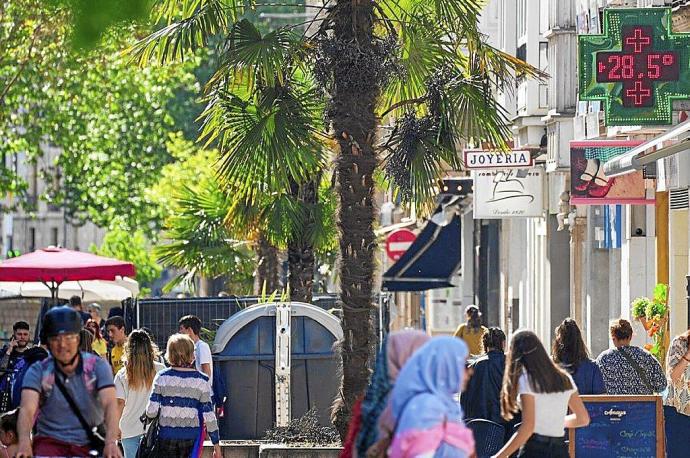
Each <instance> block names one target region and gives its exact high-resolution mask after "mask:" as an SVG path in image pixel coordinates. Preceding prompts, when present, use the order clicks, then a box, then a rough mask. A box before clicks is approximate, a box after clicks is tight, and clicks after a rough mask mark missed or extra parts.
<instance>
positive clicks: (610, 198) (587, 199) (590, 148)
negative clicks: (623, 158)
mask: <svg viewBox="0 0 690 458" xmlns="http://www.w3.org/2000/svg"><path fill="white" fill-rule="evenodd" d="M642 143H643V142H642V141H635V140H633V141H619V140H593V141H574V142H570V177H571V178H570V203H571V204H578V205H583V204H584V205H587V204H590V205H608V204H638V205H647V204H653V203H654V198H653V197H651V198H648V197H647V196H646V189H645V179H644V175H643V172H642V170H639V171H636V172H633V173H629V174H627V175H622V176H618V177H615V178H609V177H607V176H606V174H605V173H604V163H605V162H606V161H608V160H609V159H613V158H614V157H616V156H619V155H621V154H624V153H626V152H627V151H629V150H630V149H632V148H634V147H636V146H638V145H641V144H642Z"/></svg>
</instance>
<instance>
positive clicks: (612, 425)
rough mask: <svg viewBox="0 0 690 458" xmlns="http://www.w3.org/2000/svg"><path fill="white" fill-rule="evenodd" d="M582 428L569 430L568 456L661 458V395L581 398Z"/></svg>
mask: <svg viewBox="0 0 690 458" xmlns="http://www.w3.org/2000/svg"><path fill="white" fill-rule="evenodd" d="M582 400H583V402H584V403H585V407H586V408H587V411H588V412H589V417H590V424H589V426H587V427H586V428H579V429H574V430H570V456H571V457H572V456H575V457H587V458H613V457H618V458H643V457H644V458H663V457H664V455H665V451H664V449H665V444H664V411H663V405H662V402H661V396H582Z"/></svg>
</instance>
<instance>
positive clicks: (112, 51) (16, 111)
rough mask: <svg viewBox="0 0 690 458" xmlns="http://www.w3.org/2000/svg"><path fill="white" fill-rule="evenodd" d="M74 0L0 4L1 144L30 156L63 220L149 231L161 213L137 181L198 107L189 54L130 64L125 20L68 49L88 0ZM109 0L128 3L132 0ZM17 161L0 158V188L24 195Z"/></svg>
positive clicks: (163, 157) (143, 180) (149, 174)
mask: <svg viewBox="0 0 690 458" xmlns="http://www.w3.org/2000/svg"><path fill="white" fill-rule="evenodd" d="M82 3H84V2H82V1H81V0H75V1H71V0H64V1H63V0H51V1H46V2H39V1H35V0H10V1H8V2H2V5H0V16H1V17H2V18H3V21H0V138H3V142H0V154H2V155H3V156H4V157H5V158H7V159H6V163H9V164H12V163H13V162H16V163H17V164H22V165H25V166H26V167H32V166H34V164H35V167H36V168H37V172H38V174H39V176H40V177H41V178H42V179H43V180H44V182H45V183H46V184H47V191H46V193H45V194H44V195H43V196H39V197H41V198H43V199H44V200H46V201H47V202H48V203H49V204H52V205H54V206H57V207H62V208H64V209H65V210H66V213H67V218H68V219H69V220H71V222H72V223H75V224H81V223H82V222H84V221H86V220H90V221H93V222H94V223H95V224H97V225H99V226H101V227H105V228H108V229H113V228H122V229H125V230H128V231H134V230H142V231H144V233H145V234H146V235H147V236H148V237H153V236H154V234H155V232H156V230H157V228H158V227H159V226H160V219H159V218H158V217H157V213H158V211H157V209H156V208H155V205H154V204H153V203H152V202H150V201H149V200H147V199H146V197H145V196H144V191H145V189H146V188H148V187H150V186H151V185H153V184H154V183H155V182H156V179H157V171H158V170H160V168H161V167H163V166H164V165H165V164H167V163H169V162H171V161H172V160H174V158H173V157H171V155H170V154H169V153H168V151H167V148H166V142H167V140H168V136H169V134H170V133H171V132H174V131H176V130H179V129H180V126H185V127H186V126H187V125H189V124H192V122H191V120H192V119H193V117H194V116H195V115H196V114H198V108H197V112H196V113H195V108H194V106H193V105H194V104H193V102H192V101H191V98H190V97H189V96H187V97H186V98H185V97H184V94H191V93H194V94H196V93H197V92H198V91H199V86H198V84H197V82H196V80H195V78H194V75H193V74H192V72H191V70H192V69H193V67H194V66H195V65H197V63H198V60H196V59H191V60H190V61H189V62H188V63H187V64H185V65H182V66H179V65H178V66H175V67H166V68H146V69H139V68H136V67H135V66H133V65H131V63H130V62H129V58H126V57H122V56H121V53H120V51H121V49H122V48H123V47H125V46H127V44H128V43H130V44H131V42H132V41H131V40H132V35H133V34H135V33H137V29H136V28H134V27H130V26H120V27H119V28H118V29H116V30H115V29H114V30H113V31H112V32H111V33H109V34H107V35H106V36H105V38H104V40H103V43H102V45H101V46H99V47H98V48H97V49H93V50H90V51H88V52H80V53H77V52H74V51H72V50H71V48H70V46H69V40H70V33H71V31H72V30H73V29H74V27H75V26H74V24H75V23H78V22H79V21H80V19H79V18H80V17H81V16H80V15H82V14H87V13H89V12H93V7H94V4H95V3H97V2H85V3H84V5H85V6H84V8H83V9H78V10H74V9H72V8H73V7H74V6H75V5H77V4H79V5H81V4H82ZM86 3H88V5H86ZM118 3H119V4H120V6H121V7H122V8H127V5H126V3H132V2H118ZM108 8H109V7H108V6H104V8H103V9H102V10H100V11H101V12H106V13H108V11H110V10H109V9H108ZM108 14H109V13H108ZM123 14H124V13H123ZM116 17H117V15H113V18H116ZM123 18H124V17H123ZM101 19H103V18H95V19H94V21H95V22H94V23H96V22H98V21H100V20H101ZM119 20H120V19H117V21H119ZM76 27H77V28H78V26H76ZM48 150H51V151H53V152H51V160H48V159H47V158H46V151H48ZM55 151H57V153H55ZM55 156H57V158H56V159H55V160H52V159H53V157H55ZM17 170H18V169H17V168H15V167H2V168H0V193H6V192H11V193H12V194H13V195H14V196H16V197H17V199H15V202H16V203H23V202H25V201H27V199H26V197H27V194H28V191H31V192H32V194H33V193H35V192H36V191H35V190H30V189H29V188H28V184H27V183H26V182H24V181H23V179H22V178H20V177H19V176H17Z"/></svg>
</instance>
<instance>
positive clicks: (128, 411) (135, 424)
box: [115, 329, 165, 458]
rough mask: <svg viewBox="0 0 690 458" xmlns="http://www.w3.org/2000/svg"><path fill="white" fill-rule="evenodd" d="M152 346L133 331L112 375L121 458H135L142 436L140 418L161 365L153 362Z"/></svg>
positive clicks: (140, 333) (155, 350)
mask: <svg viewBox="0 0 690 458" xmlns="http://www.w3.org/2000/svg"><path fill="white" fill-rule="evenodd" d="M157 354H158V349H157V348H156V345H155V344H154V343H153V342H151V339H150V338H149V335H148V334H147V333H146V332H144V331H142V330H140V329H136V330H134V331H132V333H131V334H130V335H129V338H128V339H127V341H126V342H125V348H124V357H123V360H124V367H123V368H122V369H120V370H119V371H118V373H117V374H116V375H115V391H116V395H117V403H118V407H119V408H120V441H121V443H122V448H123V449H124V451H125V458H135V457H136V455H137V450H138V449H139V441H140V440H141V436H142V435H143V434H144V425H143V423H142V422H141V420H140V418H141V416H142V415H143V414H144V411H145V410H146V403H147V402H148V400H149V396H150V394H151V387H152V386H153V379H154V377H155V376H156V373H158V372H161V371H163V370H165V366H164V365H162V364H160V363H158V362H156V361H155V358H156V355H157Z"/></svg>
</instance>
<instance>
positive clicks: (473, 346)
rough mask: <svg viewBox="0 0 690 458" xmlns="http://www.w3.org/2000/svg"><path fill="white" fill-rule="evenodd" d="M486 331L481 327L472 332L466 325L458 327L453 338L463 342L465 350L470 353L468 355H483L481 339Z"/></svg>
mask: <svg viewBox="0 0 690 458" xmlns="http://www.w3.org/2000/svg"><path fill="white" fill-rule="evenodd" d="M486 331H487V329H486V328H485V327H484V326H482V327H481V329H479V330H476V331H473V330H471V329H470V328H469V327H468V326H467V324H466V323H463V324H461V325H460V326H458V329H457V330H456V331H455V334H453V336H454V337H459V338H461V339H462V340H464V341H465V343H466V344H467V348H468V349H469V351H470V355H481V354H482V353H484V345H483V344H482V337H484V334H485V333H486Z"/></svg>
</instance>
